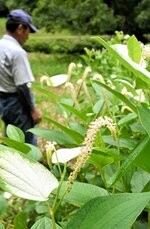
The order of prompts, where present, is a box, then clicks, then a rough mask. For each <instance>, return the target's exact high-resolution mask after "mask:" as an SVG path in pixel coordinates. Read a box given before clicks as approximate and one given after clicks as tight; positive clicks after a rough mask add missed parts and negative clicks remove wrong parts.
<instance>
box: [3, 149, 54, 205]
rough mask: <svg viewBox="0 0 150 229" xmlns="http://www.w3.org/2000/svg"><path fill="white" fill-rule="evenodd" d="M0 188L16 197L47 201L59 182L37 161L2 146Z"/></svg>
mask: <svg viewBox="0 0 150 229" xmlns="http://www.w3.org/2000/svg"><path fill="white" fill-rule="evenodd" d="M0 186H1V187H2V188H3V189H4V190H6V191H8V192H10V193H12V194H14V195H16V196H19V197H22V198H25V199H31V200H38V201H45V200H47V199H48V196H49V194H50V193H51V192H52V191H53V190H54V189H55V188H56V187H57V186H58V181H57V179H56V178H55V177H54V175H53V174H52V173H51V172H50V171H49V170H48V169H46V168H45V167H44V166H43V165H41V164H40V163H38V162H37V161H35V160H33V159H30V158H28V157H27V156H26V155H25V154H22V153H21V152H17V151H16V150H14V149H11V148H9V147H6V146H3V145H0Z"/></svg>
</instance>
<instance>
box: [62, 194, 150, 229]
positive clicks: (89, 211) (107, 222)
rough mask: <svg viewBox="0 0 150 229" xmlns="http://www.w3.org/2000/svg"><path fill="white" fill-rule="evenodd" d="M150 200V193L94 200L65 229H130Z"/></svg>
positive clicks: (118, 195)
mask: <svg viewBox="0 0 150 229" xmlns="http://www.w3.org/2000/svg"><path fill="white" fill-rule="evenodd" d="M149 200H150V193H138V194H134V193H130V194H129V193H125V194H124V193H123V194H116V195H110V196H104V197H97V198H94V199H93V200H91V201H89V202H88V203H87V204H85V205H84V206H83V207H82V208H81V209H79V210H78V211H77V213H76V214H75V216H74V217H73V218H72V219H71V221H70V222H69V223H68V224H67V226H66V228H65V229H77V228H78V229H108V228H109V229H120V228H123V229H129V228H131V227H132V224H133V223H134V222H135V220H136V218H137V217H138V215H139V214H140V213H141V212H142V210H143V209H144V207H145V206H146V204H147V203H148V201H149Z"/></svg>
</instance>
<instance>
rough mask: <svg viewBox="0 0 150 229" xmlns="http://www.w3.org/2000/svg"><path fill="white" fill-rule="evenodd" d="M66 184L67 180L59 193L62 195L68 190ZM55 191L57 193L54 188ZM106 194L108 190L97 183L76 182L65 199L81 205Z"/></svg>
mask: <svg viewBox="0 0 150 229" xmlns="http://www.w3.org/2000/svg"><path fill="white" fill-rule="evenodd" d="M66 186H67V182H65V181H64V182H63V185H62V187H61V191H60V194H59V195H60V196H61V195H62V194H63V192H64V191H65V190H66ZM53 193H56V191H55V190H54V191H53ZM106 195H108V192H107V191H106V190H105V189H103V188H100V187H98V186H96V185H92V184H88V183H81V182H74V183H73V185H72V189H71V191H70V192H69V193H67V194H66V195H65V197H64V200H65V201H67V202H69V203H71V204H73V205H75V206H79V207H80V206H83V205H84V204H85V203H87V202H88V201H89V200H91V199H93V198H95V197H98V196H106Z"/></svg>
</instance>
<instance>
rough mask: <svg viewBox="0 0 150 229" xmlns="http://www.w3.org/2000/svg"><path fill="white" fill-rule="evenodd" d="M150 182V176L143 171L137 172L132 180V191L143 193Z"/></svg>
mask: <svg viewBox="0 0 150 229" xmlns="http://www.w3.org/2000/svg"><path fill="white" fill-rule="evenodd" d="M149 182H150V174H149V173H146V172H145V171H143V170H139V169H138V170H136V171H135V172H134V174H133V176H132V179H131V183H130V185H131V191H132V192H134V193H135V192H142V191H143V190H144V188H145V187H146V185H147V184H148V183H149Z"/></svg>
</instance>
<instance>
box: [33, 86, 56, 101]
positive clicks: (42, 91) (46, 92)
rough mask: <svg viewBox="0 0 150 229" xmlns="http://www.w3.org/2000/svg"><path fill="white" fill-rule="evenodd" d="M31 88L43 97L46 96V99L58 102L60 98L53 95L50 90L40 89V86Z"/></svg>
mask: <svg viewBox="0 0 150 229" xmlns="http://www.w3.org/2000/svg"><path fill="white" fill-rule="evenodd" d="M33 88H34V89H35V90H37V91H39V92H41V93H43V94H44V95H47V96H48V97H50V98H52V99H53V100H58V99H59V98H60V96H59V95H56V94H53V93H52V92H50V90H47V89H44V88H42V87H41V85H33Z"/></svg>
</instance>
